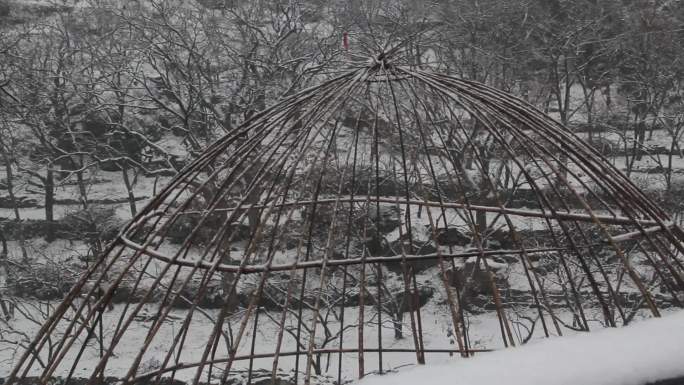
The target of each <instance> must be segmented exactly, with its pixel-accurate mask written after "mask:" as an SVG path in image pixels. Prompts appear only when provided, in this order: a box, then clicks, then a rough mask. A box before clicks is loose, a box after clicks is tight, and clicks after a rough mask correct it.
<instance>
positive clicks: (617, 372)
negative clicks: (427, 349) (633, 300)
mask: <svg viewBox="0 0 684 385" xmlns="http://www.w3.org/2000/svg"><path fill="white" fill-rule="evenodd" d="M682 357H684V311H680V312H678V313H675V314H670V315H668V316H665V317H663V318H660V319H651V320H648V321H643V322H638V323H635V324H633V325H631V326H627V327H624V328H619V329H604V330H600V331H596V332H592V333H589V334H578V335H574V336H571V337H561V338H553V339H550V340H540V341H539V342H536V343H532V344H529V345H525V346H523V347H520V348H515V349H507V350H501V351H497V352H493V353H485V354H482V355H479V356H476V357H474V358H469V359H465V360H458V361H456V362H454V360H453V359H452V360H450V361H441V362H433V363H428V364H427V365H425V366H420V367H414V368H411V369H407V370H401V371H400V372H399V373H392V374H388V375H383V376H380V375H374V376H369V377H366V378H365V379H363V380H361V381H359V382H358V383H359V384H360V385H390V384H391V385H403V384H411V385H414V384H421V385H432V384H450V385H461V384H463V385H465V384H468V385H470V384H478V385H487V384H497V385H498V384H504V383H505V384H506V385H518V384H520V385H528V384H542V383H543V384H547V385H564V384H572V385H576V384H583V385H591V384H601V385H613V384H614V385H632V384H633V385H639V384H647V383H649V382H653V381H659V380H665V379H674V378H678V377H683V376H684V365H682Z"/></svg>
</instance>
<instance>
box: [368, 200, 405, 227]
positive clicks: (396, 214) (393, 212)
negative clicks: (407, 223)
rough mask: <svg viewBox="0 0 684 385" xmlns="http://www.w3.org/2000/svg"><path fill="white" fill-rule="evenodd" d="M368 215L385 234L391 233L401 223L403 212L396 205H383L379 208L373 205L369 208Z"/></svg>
mask: <svg viewBox="0 0 684 385" xmlns="http://www.w3.org/2000/svg"><path fill="white" fill-rule="evenodd" d="M378 214H379V215H378ZM368 215H369V216H370V219H371V221H372V222H373V223H374V224H375V226H376V227H377V229H378V230H379V231H380V232H381V233H383V234H387V233H390V232H392V231H393V230H394V229H396V228H397V227H399V226H400V225H401V212H400V210H399V208H398V207H396V206H390V205H381V206H380V209H379V210H378V209H376V207H375V206H373V205H372V206H371V207H370V208H369V210H368Z"/></svg>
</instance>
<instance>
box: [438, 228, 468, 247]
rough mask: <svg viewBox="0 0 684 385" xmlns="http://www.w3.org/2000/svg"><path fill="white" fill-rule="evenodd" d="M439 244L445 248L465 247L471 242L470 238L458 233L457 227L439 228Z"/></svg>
mask: <svg viewBox="0 0 684 385" xmlns="http://www.w3.org/2000/svg"><path fill="white" fill-rule="evenodd" d="M436 233H437V243H439V244H440V245H444V246H465V245H467V244H469V243H470V242H471V239H470V237H468V236H466V235H464V234H463V233H461V232H460V231H458V229H457V228H455V227H449V228H438V229H437V231H436Z"/></svg>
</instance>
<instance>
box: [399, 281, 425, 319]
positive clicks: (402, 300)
mask: <svg viewBox="0 0 684 385" xmlns="http://www.w3.org/2000/svg"><path fill="white" fill-rule="evenodd" d="M415 295H416V296H417V297H418V298H417V299H418V302H417V304H416V305H417V306H416V307H415V308H413V310H416V309H420V308H421V307H423V306H425V305H426V304H427V303H428V301H430V299H431V298H432V297H433V296H434V295H435V289H434V288H432V287H430V286H418V291H417V292H416V293H415ZM413 296H414V293H413V291H408V292H407V291H406V290H404V291H402V292H401V293H397V294H396V295H395V296H394V299H395V301H397V303H399V304H401V312H402V313H406V312H408V311H409V310H411V307H412V305H413V304H414V303H412V302H410V301H414V298H412V297H413Z"/></svg>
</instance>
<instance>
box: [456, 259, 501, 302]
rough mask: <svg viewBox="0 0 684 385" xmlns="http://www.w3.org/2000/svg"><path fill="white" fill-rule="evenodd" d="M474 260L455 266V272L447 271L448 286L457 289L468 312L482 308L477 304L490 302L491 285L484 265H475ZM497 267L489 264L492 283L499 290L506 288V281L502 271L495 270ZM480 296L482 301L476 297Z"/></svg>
mask: <svg viewBox="0 0 684 385" xmlns="http://www.w3.org/2000/svg"><path fill="white" fill-rule="evenodd" d="M475 260H476V258H471V259H469V260H468V261H466V263H465V264H463V265H461V266H457V267H456V270H455V271H454V270H453V269H449V270H448V271H447V276H448V277H449V280H450V284H451V285H452V286H454V287H455V288H457V290H458V291H459V293H460V294H461V296H462V298H464V300H465V303H464V307H465V308H466V309H468V310H470V311H472V310H474V308H482V307H483V304H481V303H479V302H482V300H484V301H485V302H487V301H489V300H491V298H492V295H493V292H492V283H491V279H490V276H489V272H487V271H486V269H485V267H484V264H482V263H480V264H477V265H476V264H475ZM497 267H499V266H498V265H492V264H491V263H490V269H491V270H492V273H494V283H495V284H496V286H497V288H498V289H499V290H503V289H505V288H508V286H509V285H508V280H507V278H506V277H505V276H504V274H503V271H502V269H500V268H497ZM479 296H482V297H484V299H482V298H480V299H478V298H477V297H479Z"/></svg>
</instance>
